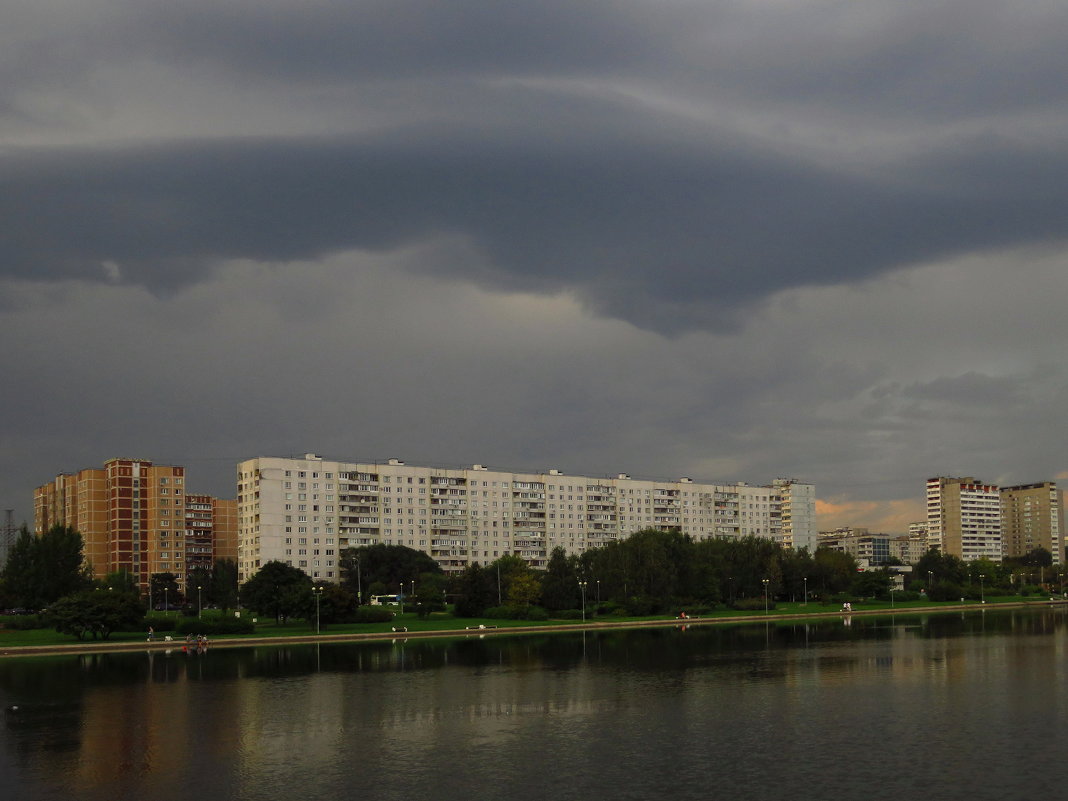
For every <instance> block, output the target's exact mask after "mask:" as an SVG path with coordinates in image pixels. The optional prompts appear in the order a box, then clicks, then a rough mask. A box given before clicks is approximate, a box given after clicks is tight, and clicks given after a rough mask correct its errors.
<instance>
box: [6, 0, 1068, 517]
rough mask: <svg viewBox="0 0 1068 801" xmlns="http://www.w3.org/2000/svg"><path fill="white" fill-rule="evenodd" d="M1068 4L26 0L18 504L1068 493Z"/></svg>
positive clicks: (11, 117) (19, 19) (889, 503)
mask: <svg viewBox="0 0 1068 801" xmlns="http://www.w3.org/2000/svg"><path fill="white" fill-rule="evenodd" d="M1066 30H1068V5H1066V4H1065V3H1064V2H1053V1H1052V0H1049V1H1048V2H1043V0H1034V2H1027V3H1015V4H1009V3H1005V2H1000V1H999V2H994V1H993V0H895V2H892V3H890V2H883V1H882V0H879V1H878V2H876V1H875V0H870V1H866V0H734V1H733V2H717V1H716V0H694V2H686V1H683V0H679V1H677V2H675V1H672V0H657V1H654V0H647V2H636V1H635V2H624V1H619V2H601V1H599V0H583V2H575V1H574V0H537V2H501V1H500V0H487V2H469V1H467V0H450V1H449V2H441V0H426V1H425V2H404V0H381V1H380V2H359V1H358V0H343V1H342V0H338V1H337V2H328V1H327V0H301V2H296V0H184V1H183V2H181V3H169V4H163V3H146V2H144V0H7V2H5V3H4V4H3V8H2V9H0V331H2V337H3V347H2V348H0V376H2V378H3V396H2V400H0V409H2V412H3V416H2V425H0V508H14V509H15V510H16V520H17V521H21V520H22V519H32V491H33V487H34V486H36V485H38V484H41V483H44V482H45V481H47V480H49V479H50V478H51V477H52V476H54V475H55V474H56V473H57V472H60V471H69V470H76V469H79V468H82V467H88V466H98V465H101V464H102V463H103V461H104V460H105V459H107V458H109V457H112V456H130V457H138V458H147V459H152V460H154V461H157V462H161V463H176V464H185V465H186V466H187V467H188V469H189V484H190V488H191V489H194V490H200V491H206V492H211V493H215V494H218V495H223V496H226V497H233V495H234V466H235V464H236V462H237V461H238V460H240V459H244V458H249V457H253V456H260V455H275V456H279V455H297V454H301V453H304V452H306V451H315V452H318V453H321V454H324V455H326V456H328V457H331V458H340V459H351V460H360V461H371V460H375V459H385V458H389V457H392V456H396V457H399V458H403V459H405V460H406V461H408V462H409V463H432V464H440V465H450V466H461V465H470V464H472V463H475V462H478V463H483V464H486V465H489V466H491V467H501V468H516V469H524V470H541V469H548V468H558V469H562V470H565V471H568V472H576V473H578V472H581V473H587V474H593V475H603V474H615V473H617V472H624V471H625V472H629V473H631V474H633V475H635V476H642V477H655V478H677V477H679V476H684V475H685V476H692V477H694V478H695V479H699V480H714V481H749V482H751V483H767V482H769V481H770V480H771V479H773V478H776V477H779V476H792V477H797V478H800V479H802V480H806V481H811V482H813V483H815V484H816V486H817V494H818V496H819V498H820V510H821V517H820V523H821V526H828V527H829V526H833V525H844V524H855V525H868V526H871V527H874V528H876V529H879V530H885V531H903V530H904V529H905V526H906V525H907V523H908V521H910V520H913V519H917V518H919V517H920V516H922V497H921V496H922V493H923V482H924V480H925V479H926V478H927V477H928V476H931V475H939V474H951V475H974V476H976V477H978V478H980V479H982V480H985V481H990V482H1000V483H1010V482H1013V483H1020V482H1028V481H1040V480H1046V479H1051V478H1055V477H1058V476H1068V472H1066V471H1068V454H1066V452H1065V448H1064V438H1063V427H1062V425H1061V423H1062V420H1063V417H1064V415H1063V412H1064V410H1065V408H1066V407H1068V371H1066V369H1065V357H1064V351H1065V343H1066V342H1068V314H1066V308H1065V299H1066V297H1068V269H1066V268H1068V120H1066V114H1068V103H1066V99H1068V98H1066V95H1068V81H1066V80H1065V75H1068V48H1065V46H1064V32H1065V31H1066Z"/></svg>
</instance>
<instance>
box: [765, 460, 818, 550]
mask: <svg viewBox="0 0 1068 801" xmlns="http://www.w3.org/2000/svg"><path fill="white" fill-rule="evenodd" d="M771 488H772V489H773V490H776V491H777V492H778V495H779V497H778V511H779V514H780V515H781V526H780V527H779V529H780V532H781V533H780V536H779V541H780V542H781V543H782V544H783V545H784V546H785V547H787V548H793V549H795V550H801V549H802V548H805V549H807V550H808V552H809V553H812V552H814V551H815V550H816V545H817V532H816V488H815V486H813V485H812V484H805V483H803V482H801V481H798V480H796V479H793V478H777V479H775V480H774V481H773V482H771Z"/></svg>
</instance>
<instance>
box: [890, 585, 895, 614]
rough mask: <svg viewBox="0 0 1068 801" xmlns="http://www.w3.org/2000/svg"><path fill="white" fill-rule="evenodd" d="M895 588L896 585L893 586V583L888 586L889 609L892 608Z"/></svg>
mask: <svg viewBox="0 0 1068 801" xmlns="http://www.w3.org/2000/svg"><path fill="white" fill-rule="evenodd" d="M896 589H897V587H895V586H893V585H891V586H890V608H891V609H893V608H894V590H896Z"/></svg>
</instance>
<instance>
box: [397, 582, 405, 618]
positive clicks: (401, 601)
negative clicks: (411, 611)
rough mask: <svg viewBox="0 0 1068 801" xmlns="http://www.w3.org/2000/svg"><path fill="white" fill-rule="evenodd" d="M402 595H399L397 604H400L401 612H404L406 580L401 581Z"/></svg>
mask: <svg viewBox="0 0 1068 801" xmlns="http://www.w3.org/2000/svg"><path fill="white" fill-rule="evenodd" d="M400 588H401V591H400V595H398V596H397V604H398V605H399V606H400V614H402V615H403V614H404V582H403V581H402V582H401V583H400Z"/></svg>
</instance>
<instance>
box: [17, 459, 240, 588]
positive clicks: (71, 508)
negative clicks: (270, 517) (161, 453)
mask: <svg viewBox="0 0 1068 801" xmlns="http://www.w3.org/2000/svg"><path fill="white" fill-rule="evenodd" d="M185 479H186V475H185V468H184V467H181V466H174V465H155V464H153V463H152V462H150V461H146V460H144V459H109V460H108V461H107V462H105V463H104V467H103V468H87V469H85V470H79V471H78V472H77V473H60V474H59V475H57V476H56V477H55V479H53V480H52V481H50V482H49V483H47V484H43V485H42V486H40V487H38V488H37V489H36V490H35V491H34V531H35V532H36V533H37V535H38V536H40V535H41V534H42V533H43V532H44V531H46V530H47V529H49V528H51V527H52V526H53V525H56V524H59V525H64V526H70V527H72V528H74V529H77V530H78V531H79V532H80V533H81V535H82V539H83V542H84V551H83V553H84V558H85V561H86V563H87V564H89V565H90V566H91V568H92V571H93V575H94V577H96V578H104V577H105V576H106V575H107V574H108V573H112V572H116V571H120V570H125V571H127V572H129V573H130V574H131V575H133V577H134V579H135V580H136V581H137V583H138V584H139V585H140V587H141V589H142V591H147V589H148V586H149V579H150V577H151V575H152V574H153V573H174V574H175V576H176V577H177V581H178V584H179V585H180V586H181V587H183V589H184V586H185V581H186V574H187V572H188V571H189V570H190V569H192V567H195V566H198V565H207V566H210V564H211V563H212V561H213V560H214V559H216V558H226V557H229V558H234V559H236V556H237V529H236V509H237V502H236V501H235V500H221V499H217V498H212V497H210V496H206V495H188V494H187V493H186V484H185Z"/></svg>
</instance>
